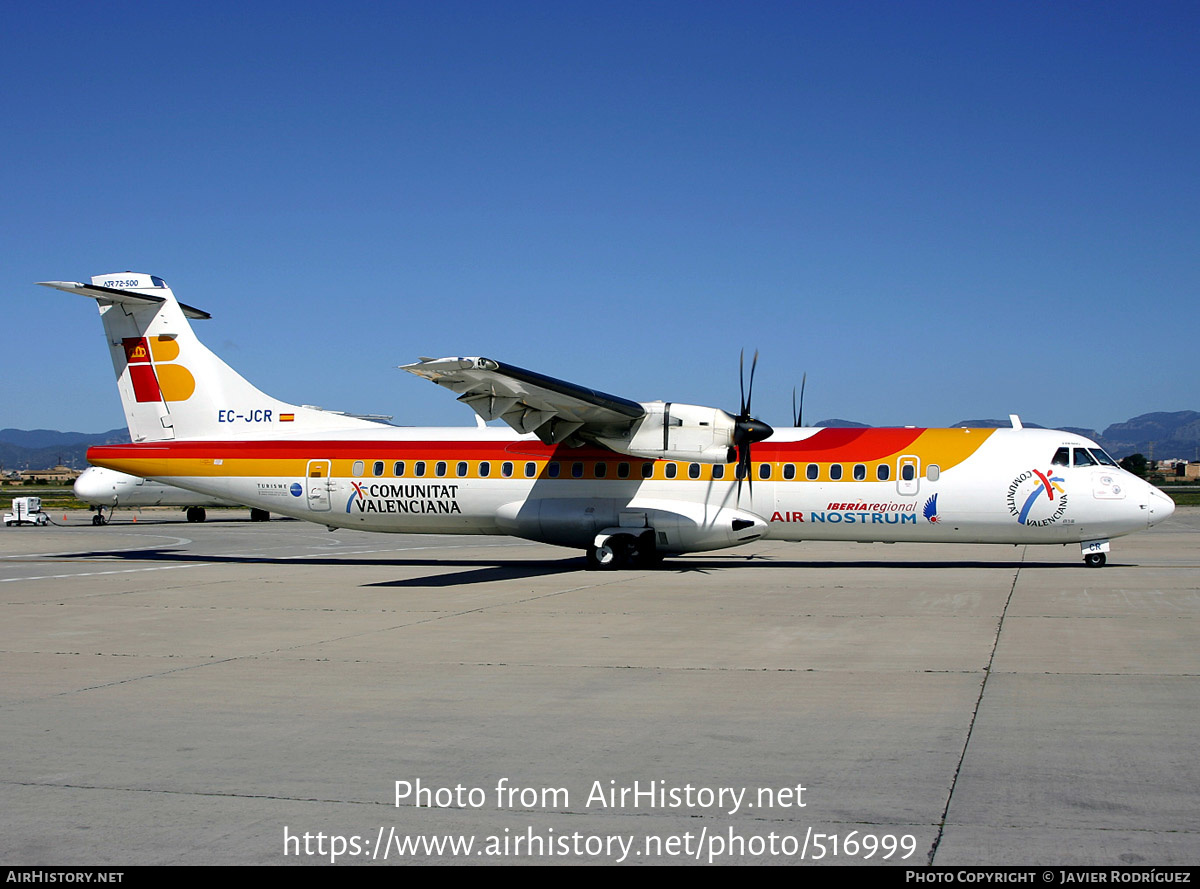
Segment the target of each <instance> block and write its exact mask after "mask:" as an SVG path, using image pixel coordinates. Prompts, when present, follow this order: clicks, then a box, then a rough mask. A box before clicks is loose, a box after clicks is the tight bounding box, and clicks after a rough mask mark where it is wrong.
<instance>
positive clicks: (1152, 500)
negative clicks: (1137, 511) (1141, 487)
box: [1145, 485, 1175, 528]
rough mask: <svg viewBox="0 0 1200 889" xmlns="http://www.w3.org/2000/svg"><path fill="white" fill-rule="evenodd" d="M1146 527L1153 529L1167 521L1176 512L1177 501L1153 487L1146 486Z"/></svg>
mask: <svg viewBox="0 0 1200 889" xmlns="http://www.w3.org/2000/svg"><path fill="white" fill-rule="evenodd" d="M1146 487H1147V488H1148V489H1149V490H1148V491H1147V492H1146V503H1145V505H1146V512H1147V516H1146V527H1147V528H1152V527H1154V526H1155V525H1157V524H1158V523H1159V522H1162V521H1166V520H1167V519H1169V518H1170V517H1171V515H1172V514H1173V513H1174V512H1175V501H1174V500H1172V499H1171V498H1170V497H1168V496H1167V495H1166V494H1164V493H1163V492H1162V491H1160V490H1159V489H1158V488H1156V487H1154V486H1153V485H1147V486H1146Z"/></svg>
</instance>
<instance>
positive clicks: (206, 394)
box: [40, 272, 378, 442]
mask: <svg viewBox="0 0 1200 889" xmlns="http://www.w3.org/2000/svg"><path fill="white" fill-rule="evenodd" d="M40 283H42V284H43V285H44V286H46V287H54V288H56V289H58V290H63V291H66V292H68V293H78V294H81V295H83V296H87V297H90V298H92V299H94V300H96V303H97V305H98V306H99V307H100V318H101V320H102V321H103V324H104V335H105V339H106V341H107V342H108V348H109V354H110V355H111V357H112V363H113V370H115V371H116V374H117V388H118V389H119V391H120V393H121V404H122V406H123V407H124V409H125V421H126V423H127V424H128V425H129V435H130V437H131V438H132V440H133V441H135V442H141V441H166V440H170V439H190V438H201V439H204V438H207V439H214V438H241V437H254V438H259V437H263V436H266V435H274V434H281V433H286V432H302V431H303V432H314V431H333V430H337V429H353V428H363V427H374V426H377V425H378V424H376V423H373V422H371V421H369V420H360V419H358V418H355V417H347V416H344V415H340V414H334V413H330V412H326V411H321V410H317V409H314V408H306V407H300V406H298V405H293V404H288V403H287V402H284V401H279V400H278V399H276V398H272V397H271V396H269V395H266V394H265V393H263V392H261V391H260V390H259V389H257V388H256V387H255V386H253V385H252V384H251V383H250V382H248V381H247V380H246V379H245V378H244V377H242V376H241V375H240V374H239V373H237V371H235V370H234V369H233V368H231V367H230V366H229V365H227V364H226V363H225V362H224V361H222V360H221V359H220V358H218V357H217V356H216V355H214V354H213V353H212V352H210V351H209V350H208V349H207V348H206V347H205V346H204V344H203V343H201V342H200V340H198V339H197V338H196V335H195V333H193V332H192V325H191V323H190V322H189V320H188V319H189V318H193V319H205V318H208V317H209V315H208V313H207V312H203V311H201V310H199V309H196V308H193V307H192V306H188V305H185V304H183V303H180V302H179V301H178V300H176V299H175V295H174V294H173V293H172V292H171V288H169V287H168V286H167V284H166V282H165V281H163V279H162V278H158V277H155V276H154V275H143V274H136V273H134V272H121V273H118V274H112V275H96V276H95V277H93V278H92V281H91V284H81V283H77V282H72V281H43V282H40Z"/></svg>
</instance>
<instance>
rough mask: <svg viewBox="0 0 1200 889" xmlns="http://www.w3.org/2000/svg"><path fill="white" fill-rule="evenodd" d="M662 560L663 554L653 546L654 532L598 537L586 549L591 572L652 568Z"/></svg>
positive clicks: (648, 530)
mask: <svg viewBox="0 0 1200 889" xmlns="http://www.w3.org/2000/svg"><path fill="white" fill-rule="evenodd" d="M662 560H663V553H661V552H659V551H658V549H657V548H656V547H655V545H654V531H653V530H650V529H647V530H646V531H643V532H642V533H641V534H637V535H634V534H613V535H611V536H609V537H598V538H597V540H596V543H594V544H593V545H592V546H589V547H588V548H587V565H588V569H589V570H592V571H614V570H616V569H618V568H653V567H655V566H656V565H658V564H660V563H661V562H662Z"/></svg>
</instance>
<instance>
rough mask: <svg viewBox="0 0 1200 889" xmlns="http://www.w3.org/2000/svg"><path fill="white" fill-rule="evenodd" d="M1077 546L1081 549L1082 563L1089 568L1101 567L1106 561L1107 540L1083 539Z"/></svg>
mask: <svg viewBox="0 0 1200 889" xmlns="http://www.w3.org/2000/svg"><path fill="white" fill-rule="evenodd" d="M1079 548H1080V549H1081V550H1083V564H1085V565H1087V566H1088V567H1089V568H1103V567H1104V563H1105V562H1107V561H1108V555H1107V553H1108V541H1107V540H1085V541H1084V542H1083V543H1081V544H1079Z"/></svg>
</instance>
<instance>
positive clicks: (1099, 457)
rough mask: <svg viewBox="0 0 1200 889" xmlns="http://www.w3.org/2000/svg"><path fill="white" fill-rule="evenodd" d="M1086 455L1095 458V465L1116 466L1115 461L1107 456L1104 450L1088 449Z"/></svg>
mask: <svg viewBox="0 0 1200 889" xmlns="http://www.w3.org/2000/svg"><path fill="white" fill-rule="evenodd" d="M1088 453H1089V454H1091V455H1092V456H1093V457H1095V458H1096V462H1097V463H1101V464H1103V465H1104V466H1116V465H1118V464H1117V461H1116V460H1114V459H1113V458H1112V457H1110V456H1108V451H1106V450H1104V448H1088Z"/></svg>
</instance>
